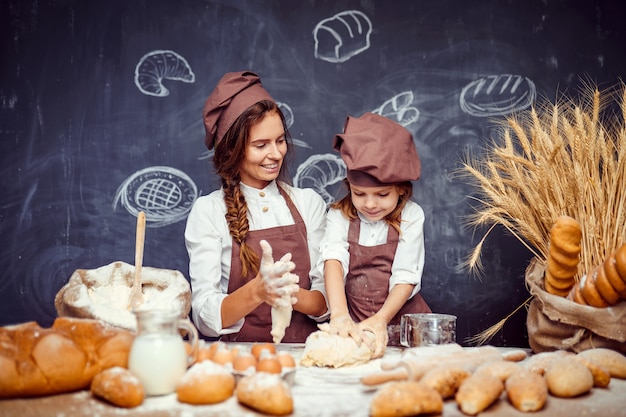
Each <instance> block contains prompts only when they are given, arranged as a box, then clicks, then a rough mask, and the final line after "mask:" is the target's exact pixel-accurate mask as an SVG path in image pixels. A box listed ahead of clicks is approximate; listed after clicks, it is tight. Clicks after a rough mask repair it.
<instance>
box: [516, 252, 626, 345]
mask: <svg viewBox="0 0 626 417" xmlns="http://www.w3.org/2000/svg"><path fill="white" fill-rule="evenodd" d="M544 271H545V265H544V263H543V262H541V261H540V260H538V259H536V258H535V259H532V260H531V262H530V264H529V265H528V268H527V269H526V284H527V285H528V288H529V291H530V293H531V294H532V295H533V296H534V297H533V299H532V301H531V303H530V307H529V309H528V317H527V319H526V327H527V330H528V342H529V345H530V347H531V349H532V350H533V351H534V352H535V353H539V352H547V351H553V350H568V351H572V352H580V351H583V350H587V349H592V348H599V347H602V348H609V349H613V350H617V351H619V352H622V353H626V301H623V300H622V301H621V302H619V303H618V304H616V305H613V306H610V307H606V308H596V307H590V306H585V305H580V304H577V303H575V302H573V301H571V300H568V299H567V298H563V297H559V296H556V295H552V294H550V293H548V292H546V291H545V290H544Z"/></svg>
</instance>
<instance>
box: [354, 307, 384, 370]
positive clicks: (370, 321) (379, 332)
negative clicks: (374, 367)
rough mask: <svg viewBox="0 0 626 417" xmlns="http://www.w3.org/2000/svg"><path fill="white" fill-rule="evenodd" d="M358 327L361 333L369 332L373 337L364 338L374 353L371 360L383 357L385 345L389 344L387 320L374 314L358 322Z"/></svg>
mask: <svg viewBox="0 0 626 417" xmlns="http://www.w3.org/2000/svg"><path fill="white" fill-rule="evenodd" d="M358 326H359V329H360V330H361V331H363V332H370V333H371V334H372V335H373V336H374V337H373V338H366V340H368V342H369V344H370V348H371V349H372V351H373V352H374V353H373V355H372V359H375V358H380V357H381V356H383V355H384V354H385V349H386V348H387V343H388V342H389V335H388V333H387V320H385V319H383V318H381V317H379V316H377V315H376V314H374V315H373V316H371V317H368V318H366V319H365V320H363V321H362V322H360V323H359V324H358Z"/></svg>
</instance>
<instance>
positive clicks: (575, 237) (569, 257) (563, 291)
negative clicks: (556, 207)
mask: <svg viewBox="0 0 626 417" xmlns="http://www.w3.org/2000/svg"><path fill="white" fill-rule="evenodd" d="M581 239H582V232H581V230H580V225H579V224H578V222H577V221H576V219H574V218H572V217H569V216H560V217H558V218H557V219H556V220H555V222H554V225H553V226H552V229H550V245H549V250H548V260H547V265H546V272H545V288H546V291H547V292H549V293H550V294H554V295H558V296H561V297H566V296H567V295H568V294H569V292H570V290H571V288H572V287H574V283H575V275H576V274H577V272H578V262H579V260H578V255H579V254H580V241H581Z"/></svg>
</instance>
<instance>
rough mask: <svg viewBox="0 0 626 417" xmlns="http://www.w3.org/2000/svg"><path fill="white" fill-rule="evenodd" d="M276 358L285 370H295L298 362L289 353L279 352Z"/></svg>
mask: <svg viewBox="0 0 626 417" xmlns="http://www.w3.org/2000/svg"><path fill="white" fill-rule="evenodd" d="M276 357H277V358H278V362H280V365H281V366H282V367H283V368H295V367H296V361H295V359H294V358H293V356H291V354H290V353H289V352H279V353H278V354H277V355H276Z"/></svg>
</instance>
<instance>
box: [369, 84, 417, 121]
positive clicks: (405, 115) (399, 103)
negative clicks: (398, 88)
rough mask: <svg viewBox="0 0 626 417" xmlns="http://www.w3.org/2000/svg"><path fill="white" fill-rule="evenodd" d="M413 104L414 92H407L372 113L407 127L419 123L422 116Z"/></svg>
mask: <svg viewBox="0 0 626 417" xmlns="http://www.w3.org/2000/svg"><path fill="white" fill-rule="evenodd" d="M412 103H413V92H412V91H405V92H402V93H399V94H396V95H395V96H393V97H391V98H390V99H389V100H387V101H385V102H384V103H383V104H382V105H381V106H380V107H379V108H377V109H376V110H372V113H376V114H380V115H381V116H385V117H388V118H390V119H392V120H395V121H397V122H398V123H400V124H401V125H402V126H404V127H406V126H408V125H410V124H411V123H414V122H417V119H419V116H420V111H419V110H418V109H417V108H416V107H413V106H411V104H412Z"/></svg>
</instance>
